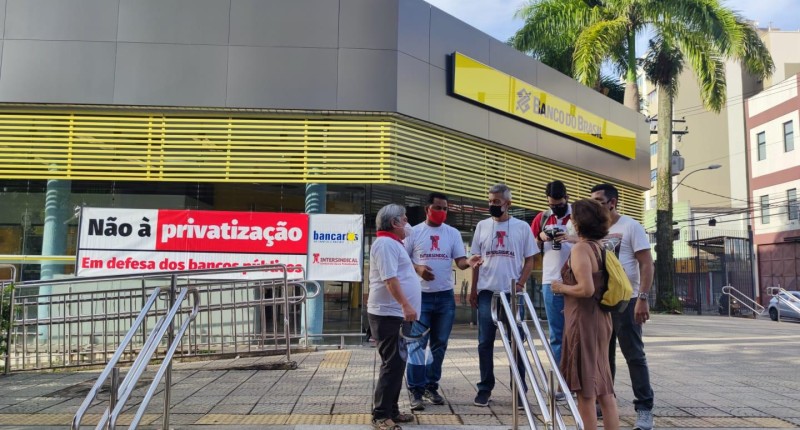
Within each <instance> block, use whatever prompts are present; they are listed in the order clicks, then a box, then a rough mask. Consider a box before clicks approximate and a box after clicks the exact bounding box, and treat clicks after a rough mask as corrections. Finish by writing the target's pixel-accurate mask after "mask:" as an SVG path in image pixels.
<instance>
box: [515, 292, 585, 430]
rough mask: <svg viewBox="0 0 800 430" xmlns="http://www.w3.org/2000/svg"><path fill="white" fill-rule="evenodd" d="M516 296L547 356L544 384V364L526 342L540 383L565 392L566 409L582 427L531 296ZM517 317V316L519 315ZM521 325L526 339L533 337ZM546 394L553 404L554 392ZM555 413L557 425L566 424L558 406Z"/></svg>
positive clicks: (525, 325)
mask: <svg viewBox="0 0 800 430" xmlns="http://www.w3.org/2000/svg"><path fill="white" fill-rule="evenodd" d="M518 296H521V297H522V303H523V305H524V306H525V313H526V315H530V316H531V318H530V319H525V320H524V322H532V323H533V325H534V327H535V328H536V335H537V337H536V338H537V339H539V341H540V342H541V344H542V349H543V350H544V352H545V356H546V357H547V363H546V364H548V365H549V366H550V369H551V377H550V378H549V379H550V383H551V385H545V383H546V379H545V378H544V365H545V363H542V361H541V360H540V359H539V354H537V353H536V351H535V350H534V349H533V348H534V345H532V343H531V342H528V349H529V350H530V352H531V355H532V356H533V358H534V361H535V362H536V365H537V367H538V372H539V374H540V376H541V378H542V381H541V382H542V385H543V386H547V387H548V388H549V387H551V386H552V384H554V383H555V384H557V385H556V388H558V389H560V390H561V392H562V393H565V398H566V401H567V409H568V410H569V411H570V413H571V414H572V415H573V417H574V419H575V423H576V425H577V426H578V428H581V429H582V428H583V427H584V426H583V420H582V419H581V416H580V413H578V404H577V403H575V399H573V398H572V396H571V395H570V389H569V386H568V385H567V381H566V380H565V379H564V375H562V374H561V371H560V369H559V363H558V362H557V361H556V359H555V356H554V355H553V349H552V347H551V346H550V341H549V337H548V336H546V335H545V334H544V330H543V329H542V324H541V323H539V318H538V317H537V316H536V308H535V307H534V306H533V302H532V301H531V297H530V296H529V295H528V293H527V292H522V293H518ZM517 317H518V318H519V315H518V316H517ZM521 327H522V329H523V330H524V331H525V336H526V338H527V339H533V337H532V336H531V331H530V328H529V327H528V325H527V324H521ZM548 394H549V395H550V400H551V404H554V402H553V401H554V400H555V395H556V392H555V391H554V390H552V389H550V390H549V391H548ZM555 415H556V419H557V420H559V425H561V426H564V427H565V426H566V424H565V423H564V421H563V418H562V416H561V414H560V411H558V408H556V414H555Z"/></svg>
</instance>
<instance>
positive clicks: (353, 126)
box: [0, 111, 642, 219]
mask: <svg viewBox="0 0 800 430" xmlns="http://www.w3.org/2000/svg"><path fill="white" fill-rule="evenodd" d="M0 178H2V179H38V180H44V179H49V178H54V179H69V180H109V181H112V180H114V181H168V182H215V183H224V182H248V183H312V182H318V183H373V184H393V185H400V186H408V187H413V188H416V189H419V190H422V191H429V190H439V191H443V192H446V193H449V194H452V195H458V196H464V197H471V198H476V199H484V198H485V197H486V190H487V189H488V188H489V187H490V186H491V185H493V184H495V183H497V182H505V183H506V184H508V185H509V186H510V187H511V189H512V190H513V193H514V202H515V204H516V205H519V206H522V207H526V208H530V209H537V210H542V209H545V205H544V203H545V200H544V187H545V184H546V183H547V182H549V181H552V180H555V179H559V180H562V181H564V183H565V184H566V185H567V188H568V189H569V190H570V191H571V192H572V196H573V199H574V198H580V197H583V196H586V195H587V194H588V191H589V188H591V186H592V185H594V184H596V183H599V182H606V181H607V180H605V179H602V178H600V177H598V176H593V175H591V174H587V173H583V172H579V171H575V170H571V169H569V168H566V167H563V166H559V165H555V164H552V163H549V162H547V161H544V160H540V159H537V158H535V157H533V156H527V155H524V154H520V153H518V152H514V151H511V150H506V149H502V148H500V147H499V146H496V145H492V144H489V143H486V142H483V141H480V140H477V139H476V140H473V139H468V138H464V137H460V136H458V135H455V134H451V133H447V132H445V131H441V130H438V129H434V128H429V127H425V126H422V125H419V124H417V123H414V122H411V121H406V120H403V119H401V118H398V117H393V116H389V117H382V116H374V117H369V116H359V117H345V116H341V117H336V116H334V117H331V116H328V117H324V118H323V117H321V116H308V117H304V118H299V117H281V116H278V115H273V116H270V114H260V115H259V116H256V115H251V114H242V115H241V116H232V115H224V114H220V115H217V116H215V115H202V114H197V115H187V114H170V113H135V112H133V113H132V112H125V113H122V112H120V113H117V112H116V111H114V112H103V113H94V112H66V113H64V112H49V113H48V112H35V111H34V112H25V113H21V112H2V113H0ZM615 185H617V187H618V188H619V189H620V192H621V194H622V196H621V205H622V211H623V213H626V214H629V215H631V216H633V217H635V218H638V219H641V217H642V204H641V203H642V200H641V199H642V197H641V191H640V190H637V189H636V188H634V187H631V186H627V185H623V184H620V183H615Z"/></svg>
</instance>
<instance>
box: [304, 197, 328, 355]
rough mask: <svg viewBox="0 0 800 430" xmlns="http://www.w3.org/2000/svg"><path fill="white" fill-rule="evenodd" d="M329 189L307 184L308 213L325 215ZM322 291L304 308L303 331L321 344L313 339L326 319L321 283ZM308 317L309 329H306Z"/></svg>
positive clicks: (320, 330)
mask: <svg viewBox="0 0 800 430" xmlns="http://www.w3.org/2000/svg"><path fill="white" fill-rule="evenodd" d="M327 191H328V187H327V185H325V184H306V213H307V214H309V215H311V214H324V213H325V206H326V204H327V199H326V196H325V193H326V192H327ZM320 287H321V288H322V291H321V292H320V294H319V295H318V296H317V297H314V298H313V299H308V300H307V301H306V305H305V306H303V313H304V315H303V318H302V324H303V327H302V330H303V333H307V334H308V336H309V338H308V339H309V342H311V343H319V342H321V341H322V338H320V337H312V335H315V334H322V321H323V319H324V307H325V294H324V292H325V284H324V283H322V282H320ZM306 317H308V327H306V326H305V325H306Z"/></svg>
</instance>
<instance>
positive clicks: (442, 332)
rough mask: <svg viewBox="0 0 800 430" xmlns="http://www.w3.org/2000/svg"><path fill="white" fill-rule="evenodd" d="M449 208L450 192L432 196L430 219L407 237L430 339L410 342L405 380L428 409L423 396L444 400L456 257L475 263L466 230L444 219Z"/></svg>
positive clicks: (461, 264) (414, 404)
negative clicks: (444, 367)
mask: <svg viewBox="0 0 800 430" xmlns="http://www.w3.org/2000/svg"><path fill="white" fill-rule="evenodd" d="M448 209H449V207H448V203H447V196H446V195H444V194H442V193H431V194H430V195H428V204H427V205H426V206H425V221H424V222H422V223H419V224H417V225H416V226H414V228H413V230H412V234H411V235H410V236H409V237H406V239H405V241H404V243H405V245H406V250H407V251H408V253H409V255H411V261H412V262H413V263H414V265H415V267H416V269H417V273H418V274H419V275H420V276H421V277H422V312H421V313H420V316H419V321H420V322H421V323H422V324H424V326H426V327H429V328H430V332H429V334H428V335H427V336H426V337H425V338H423V339H421V340H420V341H419V342H412V343H409V344H408V348H409V351H408V357H409V360H408V365H407V366H406V382H407V383H408V392H409V395H410V397H411V410H412V411H421V410H423V409H425V404H424V403H423V400H422V399H423V397H424V398H426V399H428V400H429V401H430V402H431V403H433V404H434V405H441V404H444V398H442V396H441V394H439V380H440V379H441V377H442V363H443V362H444V355H445V352H446V351H447V341H448V340H449V339H450V332H451V331H452V329H453V320H454V318H455V314H456V302H455V293H454V291H453V286H454V285H455V275H454V273H453V261H455V264H456V267H458V268H459V269H461V270H464V269H466V268H468V267H470V266H469V263H467V257H466V255H467V253H466V251H465V249H464V241H463V239H462V238H461V233H460V232H459V231H458V230H456V229H455V228H453V227H451V226H449V225H447V224H446V223H445V221H447V213H448ZM428 345H430V351H431V356H432V362H431V363H427V361H426V359H425V352H424V350H425V348H426V347H427V346H428ZM420 358H421V359H420Z"/></svg>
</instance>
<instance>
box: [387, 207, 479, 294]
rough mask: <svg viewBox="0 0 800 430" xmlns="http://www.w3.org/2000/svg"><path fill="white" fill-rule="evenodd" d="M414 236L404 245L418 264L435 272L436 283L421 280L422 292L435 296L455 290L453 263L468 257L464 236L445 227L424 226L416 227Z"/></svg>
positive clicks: (444, 225)
mask: <svg viewBox="0 0 800 430" xmlns="http://www.w3.org/2000/svg"><path fill="white" fill-rule="evenodd" d="M413 232H414V233H413V234H412V235H411V236H410V237H407V238H406V239H405V240H404V241H403V243H404V244H405V245H406V251H408V253H409V255H411V261H412V262H413V263H414V264H424V265H426V266H428V267H430V268H431V269H432V270H433V276H434V280H433V281H426V280H424V279H422V280H420V282H421V284H422V292H424V293H435V292H439V291H448V290H452V289H453V285H454V284H455V276H454V275H453V260H455V259H457V258H461V257H466V255H467V253H466V251H465V250H464V242H463V240H462V239H461V233H459V231H458V230H456V229H455V228H453V227H451V226H449V225H447V224H442V225H440V226H438V227H431V226H429V225H428V224H427V223H425V222H422V223H420V224H417V225H415V226H414V229H413Z"/></svg>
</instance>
